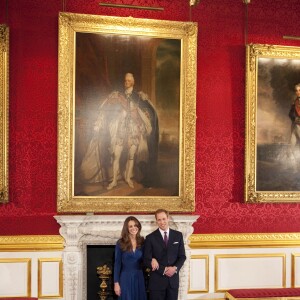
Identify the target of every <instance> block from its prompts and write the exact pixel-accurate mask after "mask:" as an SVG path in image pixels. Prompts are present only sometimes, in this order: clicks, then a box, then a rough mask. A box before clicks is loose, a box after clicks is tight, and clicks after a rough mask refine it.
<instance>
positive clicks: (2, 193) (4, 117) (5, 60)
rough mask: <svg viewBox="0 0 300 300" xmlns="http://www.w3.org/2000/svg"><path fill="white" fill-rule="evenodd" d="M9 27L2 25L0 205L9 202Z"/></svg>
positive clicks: (0, 48)
mask: <svg viewBox="0 0 300 300" xmlns="http://www.w3.org/2000/svg"><path fill="white" fill-rule="evenodd" d="M8 76H9V27H8V26H7V25H5V24H0V85H1V88H0V203H7V202H8V124H9V118H8V114H9V111H8V102H9V96H8V90H9V89H8V86H9V79H8Z"/></svg>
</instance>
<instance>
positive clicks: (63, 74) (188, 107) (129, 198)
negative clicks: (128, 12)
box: [57, 13, 198, 212]
mask: <svg viewBox="0 0 300 300" xmlns="http://www.w3.org/2000/svg"><path fill="white" fill-rule="evenodd" d="M197 31H198V28H197V24H196V23H193V22H176V21H162V20H151V19H139V18H132V17H128V18H121V17H108V16H100V15H83V14H72V13H60V15H59V80H58V81H59V82H58V188H57V209H58V211H59V212H153V211H155V210H156V209H158V208H161V207H165V208H167V209H168V210H170V211H173V212H187V211H189V212H191V211H194V193H195V183H194V181H195V170H194V166H195V127H196V64H197V60H196V55H197V54H196V52H197ZM85 34H91V36H90V37H91V38H92V39H93V38H94V36H93V34H94V35H95V34H96V35H98V37H100V39H101V38H102V37H103V38H106V36H107V35H108V36H109V39H108V42H107V43H110V41H111V40H114V39H118V38H120V39H121V38H123V37H125V40H126V42H128V40H130V41H131V40H134V41H136V40H139V39H140V40H139V41H138V42H137V44H135V45H137V47H139V45H140V44H142V43H144V40H147V39H149V38H150V39H157V40H155V41H153V40H151V41H152V44H151V47H152V48H151V47H145V45H144V46H142V47H141V49H146V50H141V51H145V55H143V54H142V55H141V56H139V57H140V58H139V59H141V64H142V67H144V65H143V64H144V63H145V65H146V66H148V67H147V68H148V69H147V70H148V71H149V69H151V68H153V64H154V63H153V52H154V51H152V50H153V49H154V48H155V47H156V46H155V47H154V46H153V44H155V45H157V41H158V40H167V41H169V40H175V41H176V42H178V44H179V47H178V48H179V50H180V51H179V53H180V63H179V66H180V67H179V69H180V72H179V73H178V74H179V75H178V78H179V80H178V85H177V86H178V91H179V93H178V95H179V96H178V99H180V100H179V105H178V108H177V111H178V126H177V129H176V130H177V132H178V140H176V142H177V143H178V146H177V147H178V173H176V174H170V177H172V176H175V177H176V176H177V177H176V178H177V179H178V187H177V192H176V193H175V194H172V195H171V193H170V195H169V194H164V193H161V194H160V192H158V194H157V195H154V194H153V191H151V187H150V188H148V192H149V193H148V192H145V190H143V192H142V193H141V194H138V195H137V194H133V195H132V194H129V193H128V194H127V193H124V194H123V193H122V191H121V192H120V193H119V194H117V193H115V194H114V192H115V190H114V189H112V190H111V191H109V192H107V193H104V192H103V193H102V194H95V195H92V194H84V193H79V192H77V187H78V185H77V181H76V180H77V177H76V176H77V175H76V176H75V173H76V171H75V170H76V166H77V165H76V162H75V157H76V159H77V156H76V155H75V154H76V153H77V152H76V151H77V149H78V148H76V147H77V146H76V145H78V143H77V142H78V140H79V139H77V136H78V135H77V132H78V127H76V126H77V123H76V122H78V118H77V115H78V106H77V100H76V99H77V98H76V97H77V94H78V93H77V90H76V89H77V87H78V86H79V84H80V82H81V81H78V76H77V75H78V73H80V72H79V71H78V70H79V67H78V65H77V64H78V60H76V59H77V58H78V57H79V54H77V51H78V47H79V46H78V41H79V38H81V37H82V36H83V35H85ZM101 36H102V37H101ZM96 43H97V41H94V42H93V45H95V44H96ZM130 43H131V42H130ZM126 45H127V44H126ZM106 47H107V44H105V46H102V48H98V50H97V51H94V52H96V53H97V55H98V56H99V57H98V58H99V60H101V59H102V58H103V57H101V55H102V54H101V53H103V52H102V50H103V48H106ZM124 47H125V46H124ZM111 48H113V47H111ZM149 48H151V50H150V51H149ZM85 50H87V52H88V51H89V50H88V49H87V47H85ZM103 51H104V50H103ZM110 51H111V52H106V53H111V57H110V56H109V55H107V54H105V55H106V56H105V61H106V65H105V66H106V67H107V68H106V69H105V76H106V77H105V78H106V82H110V81H112V80H111V78H110V77H109V75H107V74H106V73H109V72H107V69H109V68H110V65H109V64H110V63H111V62H112V61H114V60H115V59H114V58H115V56H117V55H118V54H116V53H117V50H116V49H111V50H110ZM118 51H122V49H121V50H120V49H118ZM130 51H131V50H130ZM87 52H83V56H86V55H88V54H87ZM98 53H99V54H98ZM76 55H77V56H76ZM114 55H115V56H114ZM81 57H82V56H81ZM117 58H118V57H117ZM78 59H79V58H78ZM118 59H119V58H118ZM135 59H137V58H136V56H135ZM124 60H125V61H126V60H127V58H126V57H124ZM149 61H151V63H149ZM123 62H124V61H122V60H121V63H123ZM136 64H137V65H138V63H136ZM90 65H93V64H92V63H90ZM116 68H117V67H116V66H114V69H116ZM141 69H142V68H141ZM140 73H141V74H139V75H142V76H140V81H143V80H144V79H141V78H143V76H144V77H147V76H148V77H147V78H148V81H147V80H146V82H145V80H144V83H143V82H142V83H141V85H143V84H144V86H145V85H148V86H149V82H152V81H153V80H154V79H153V78H151V77H149V74H145V71H144V70H141V71H140ZM149 73H151V70H150V71H149ZM151 74H153V73H151ZM102 75H103V72H102V73H101V76H102ZM103 76H104V75H103ZM85 80H87V79H86V78H85ZM145 83H146V84H145ZM151 84H152V83H150V86H151ZM153 86H155V85H154V84H153ZM153 86H151V88H149V90H152V92H153V89H154V88H153ZM142 90H143V87H142ZM146 93H147V94H148V91H146ZM150 93H151V91H150ZM154 93H155V91H154ZM152 95H153V94H152ZM81 100H82V98H81ZM94 124H95V123H94ZM83 126H84V125H83ZM93 128H95V127H93ZM76 130H77V131H76ZM94 130H95V129H94ZM82 136H84V137H85V135H82ZM76 139H77V140H76ZM85 145H86V144H85ZM119 174H120V176H123V175H121V172H120V173H119ZM124 177H125V176H124ZM75 179H76V180H75ZM124 182H125V183H126V180H125V181H124ZM125 183H124V185H125ZM105 184H106V183H105ZM127 188H128V187H127Z"/></svg>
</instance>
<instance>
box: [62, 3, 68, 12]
mask: <svg viewBox="0 0 300 300" xmlns="http://www.w3.org/2000/svg"><path fill="white" fill-rule="evenodd" d="M66 6H67V0H62V11H63V12H65V11H66Z"/></svg>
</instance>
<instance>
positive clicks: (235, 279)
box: [215, 253, 285, 291]
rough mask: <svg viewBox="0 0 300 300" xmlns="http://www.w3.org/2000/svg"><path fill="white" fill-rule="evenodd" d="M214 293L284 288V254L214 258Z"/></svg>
mask: <svg viewBox="0 0 300 300" xmlns="http://www.w3.org/2000/svg"><path fill="white" fill-rule="evenodd" d="M215 272H216V274H215V275H216V291H226V290H228V289H233V288H263V287H272V288H273V287H278V288H280V287H284V286H285V255H284V254H281V253H279V254H263V255H262V254H252V255H251V254H250V255H242V254H240V255H234V254H233V255H230V254H229V255H217V256H216V271H215Z"/></svg>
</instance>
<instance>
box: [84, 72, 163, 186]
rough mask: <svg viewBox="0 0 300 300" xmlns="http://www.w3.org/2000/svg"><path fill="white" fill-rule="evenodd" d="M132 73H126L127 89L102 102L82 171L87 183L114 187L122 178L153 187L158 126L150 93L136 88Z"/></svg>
mask: <svg viewBox="0 0 300 300" xmlns="http://www.w3.org/2000/svg"><path fill="white" fill-rule="evenodd" d="M134 84H135V79H134V76H133V74H132V73H127V74H125V77H124V89H123V90H122V91H113V92H112V93H111V94H109V96H108V97H107V98H106V99H105V100H104V101H103V103H102V105H101V107H100V110H99V114H98V117H97V120H96V122H95V124H94V133H93V137H92V139H91V141H90V144H89V146H88V149H87V151H86V154H85V155H84V157H83V160H82V163H81V166H80V171H81V178H82V180H83V181H85V182H101V183H103V184H105V185H106V189H107V190H111V189H113V188H115V187H117V185H118V181H120V180H123V181H124V182H126V183H127V185H128V186H129V187H130V188H134V181H136V182H139V183H142V184H143V185H144V186H151V183H152V181H153V179H154V177H155V169H156V163H157V155H158V139H159V128H158V118H157V114H156V111H155V108H154V107H153V105H152V104H151V102H150V100H149V98H148V96H147V95H146V94H145V93H143V92H141V91H140V92H138V91H136V90H135V88H134Z"/></svg>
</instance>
